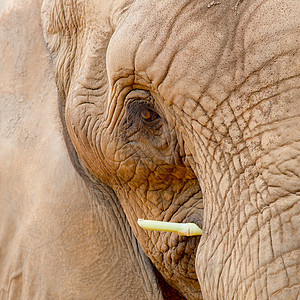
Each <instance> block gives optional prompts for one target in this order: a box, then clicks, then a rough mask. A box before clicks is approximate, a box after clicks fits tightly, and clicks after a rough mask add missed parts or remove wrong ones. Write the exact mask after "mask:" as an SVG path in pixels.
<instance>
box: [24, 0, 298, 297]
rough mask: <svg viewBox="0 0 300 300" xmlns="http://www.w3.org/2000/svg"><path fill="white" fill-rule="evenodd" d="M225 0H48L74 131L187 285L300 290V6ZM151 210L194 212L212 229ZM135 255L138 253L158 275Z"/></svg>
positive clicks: (227, 290) (168, 273) (160, 262)
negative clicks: (171, 224) (163, 228)
mask: <svg viewBox="0 0 300 300" xmlns="http://www.w3.org/2000/svg"><path fill="white" fill-rule="evenodd" d="M220 2H221V3H219V4H217V2H215V4H216V5H212V4H209V5H208V4H207V2H205V1H199V0H197V1H188V2H181V1H175V0H174V1H159V2H158V1H141V0H136V1H125V0H124V1H121V0H120V1H113V2H110V3H107V2H105V1H103V3H102V1H98V0H90V1H82V2H80V1H63V0H57V1H55V0H47V1H44V2H43V6H42V21H43V29H44V36H45V40H46V42H47V46H48V49H49V51H50V53H51V57H52V63H53V66H54V70H55V78H56V84H57V87H58V89H59V94H60V98H59V104H60V108H61V109H60V111H61V114H60V116H61V121H62V124H63V132H64V135H65V140H66V144H67V147H68V149H69V155H70V157H71V159H72V161H73V164H74V166H75V168H76V170H77V171H78V172H79V173H80V174H81V176H82V178H86V181H87V182H89V184H91V182H92V183H93V185H92V187H93V188H92V189H91V190H89V192H87V194H89V193H91V191H92V190H96V191H97V192H99V193H100V195H102V196H104V198H108V199H109V198H110V196H109V195H108V194H110V193H111V194H113V193H112V191H111V190H110V189H109V188H108V187H106V188H105V185H104V184H107V185H108V186H110V188H111V189H112V190H113V191H114V192H115V193H116V194H117V196H118V200H116V198H114V199H115V200H116V201H112V202H109V203H110V204H109V207H111V206H113V203H115V204H114V205H118V203H120V204H121V206H122V208H123V210H124V213H125V214H124V215H126V218H127V219H126V222H127V220H128V222H129V224H130V226H131V228H132V230H133V232H134V234H135V236H136V238H137V239H138V241H139V242H140V245H141V247H142V248H143V250H144V251H145V253H146V254H147V256H148V257H149V258H150V259H151V261H152V263H153V264H154V265H155V266H156V267H157V269H158V270H159V271H160V273H161V275H162V276H163V277H164V278H165V280H166V281H167V282H168V283H169V284H171V285H172V286H174V287H175V288H176V289H178V290H179V291H180V292H181V293H182V294H183V295H184V296H185V297H186V298H188V299H199V298H201V297H202V295H203V298H204V299H232V298H236V299H247V298H249V299H256V298H259V299H269V298H272V299H296V298H297V295H298V294H299V285H300V283H299V276H297V275H298V274H299V264H298V261H299V249H300V245H299V243H300V241H299V228H300V226H299V221H298V219H299V197H300V196H299V190H300V174H299V170H300V162H299V156H300V153H299V141H300V136H299V134H300V131H299V126H300V121H299V99H300V74H299V73H300V72H299V70H300V65H299V62H300V56H299V52H300V51H299V44H300V43H299V36H300V34H299V28H300V21H299V15H300V6H299V4H297V2H296V1H293V0H287V1H284V2H283V1H278V0H277V1H275V0H270V1H266V0H265V1H258V0H257V1H256V0H248V1H236V0H235V1H233V0H232V1H231V0H229V1H220ZM73 146H74V148H75V150H74V148H73ZM75 151H76V152H75ZM76 154H77V155H78V156H79V158H80V159H79V160H77V163H76ZM52 177H53V175H52ZM99 180H100V181H99ZM101 182H103V183H101ZM74 183H76V182H74V181H73V184H74ZM89 184H87V186H89ZM90 187H91V186H90ZM200 187H201V189H200ZM103 190H104V191H110V192H108V194H103V193H101V191H103ZM202 197H203V200H202ZM91 199H93V197H91ZM118 201H119V202H118ZM202 201H203V203H202ZM62 203H64V202H62ZM67 203H70V202H69V201H67ZM83 203H86V202H83ZM91 203H93V200H91ZM203 205H204V213H203V209H202V207H203ZM68 207H69V206H68ZM70 207H71V208H72V206H70ZM85 207H86V206H85ZM117 207H118V209H117V211H119V210H120V211H122V212H123V210H122V209H121V207H120V206H117ZM84 211H85V210H84V209H83V210H82V212H84ZM78 213H79V214H78V215H79V216H80V215H81V213H80V211H79V212H78ZM25 215H26V214H25ZM83 215H84V214H83ZM60 217H62V219H61V220H63V216H62V215H60ZM137 218H147V219H158V220H166V221H178V222H182V221H183V222H189V221H193V222H196V223H198V224H199V225H200V226H203V229H204V230H203V236H202V237H201V239H200V243H199V237H190V238H186V237H180V238H179V237H178V236H176V235H174V234H169V233H153V232H152V233H151V232H147V231H144V230H142V229H141V228H139V227H138V226H137V224H136V219H137ZM79 219H80V218H78V219H77V220H79ZM74 220H75V218H74ZM87 220H88V219H87ZM95 220H97V219H95ZM117 220H118V218H117ZM99 221H101V222H103V221H105V218H102V217H100V218H99ZM116 224H118V222H116ZM106 225H107V224H106ZM85 226H86V225H83V226H81V227H80V228H85V229H86V227H85ZM118 226H119V227H118ZM126 226H127V225H126ZM126 226H125V228H128V227H126ZM99 228H101V226H100V227H99ZM109 228H114V229H115V233H116V234H117V235H118V234H119V232H120V231H122V232H124V227H123V226H122V225H120V224H119V225H117V227H116V225H114V226H113V227H109ZM86 230H87V229H86ZM87 232H90V230H87ZM95 232H97V230H95ZM125 232H130V231H128V230H127V229H126V230H125ZM71 233H72V230H70V233H69V236H72V235H70V234H71ZM79 233H80V230H79ZM83 236H85V235H83ZM92 236H93V237H95V235H93V234H92ZM98 237H99V236H98ZM100 237H101V234H100ZM57 240H58V241H59V240H60V239H57ZM72 240H73V241H76V238H75V240H74V239H72ZM66 241H67V240H66ZM118 241H120V242H121V239H118ZM132 241H134V239H133V240H132ZM198 243H199V245H198ZM83 244H84V245H86V243H83ZM87 245H88V244H87ZM108 245H109V244H108ZM117 245H120V244H119V243H117ZM127 245H128V244H127ZM132 245H133V244H132ZM132 247H133V249H134V246H132ZM75 249H76V247H75ZM96 249H97V248H96ZM127 249H129V250H130V249H131V248H130V246H129V247H128V248H127ZM58 253H62V255H65V254H64V251H60V252H58ZM56 254H57V253H56ZM90 254H91V255H93V252H91V253H90ZM140 255H141V254H140ZM53 257H55V253H54V255H53ZM84 257H90V256H86V255H85V256H84ZM134 257H135V260H133V261H131V263H130V260H126V258H124V262H127V263H128V266H129V267H130V266H134V265H135V263H136V264H137V265H138V266H139V268H140V269H139V270H140V271H141V273H142V274H146V276H144V278H147V276H148V274H150V275H151V276H152V275H153V270H152V271H151V270H150V269H149V268H148V267H147V266H142V265H141V264H140V261H139V257H140V256H139V254H135V255H134ZM91 259H92V261H93V256H91ZM104 260H105V259H104ZM104 260H103V263H104ZM80 261H81V259H80V260H79V262H80ZM100 262H101V261H100ZM132 263H133V264H132ZM100 265H101V264H100ZM195 265H196V267H195ZM79 269H81V268H79ZM104 269H105V268H104ZM125 269H126V268H125ZM196 274H197V277H196ZM102 275H103V274H102ZM123 277H124V278H125V277H126V276H121V278H123ZM158 277H159V278H160V279H159V281H160V280H161V277H160V276H158ZM71 278H73V277H71ZM79 278H80V277H79ZM100 278H101V274H100ZM102 278H106V277H105V275H103V277H102ZM148 278H149V277H148ZM197 278H198V280H199V282H200V286H201V291H200V286H199V283H198V281H197ZM126 280H127V278H126ZM126 280H123V281H121V282H120V286H122V287H123V288H124V290H125V291H127V290H131V291H132V289H130V286H128V282H126ZM88 282H89V280H88ZM133 282H135V281H133ZM153 282H155V281H151V280H150V286H152V287H154V289H153V291H155V290H156V289H155V284H157V282H156V283H154V285H152V283H153ZM141 283H142V286H143V282H141ZM144 283H145V286H146V285H147V283H149V281H147V280H145V281H144ZM161 285H163V284H161ZM54 286H55V284H54ZM142 286H140V287H137V293H143V292H142V291H143V287H142ZM52 288H53V286H52ZM49 290H51V288H50V289H49ZM145 290H147V288H146V289H145ZM109 292H111V295H113V293H114V291H113V290H110V291H109ZM201 293H202V295H201ZM150 294H151V293H150ZM81 295H84V292H82V291H81ZM95 295H98V294H95ZM141 295H142V294H140V296H138V297H142V296H141ZM150 297H151V296H150ZM153 297H154V298H155V297H156V296H153ZM142 298H143V297H142Z"/></svg>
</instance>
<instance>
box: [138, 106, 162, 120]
mask: <svg viewBox="0 0 300 300" xmlns="http://www.w3.org/2000/svg"><path fill="white" fill-rule="evenodd" d="M141 117H142V119H143V120H144V121H145V122H152V121H155V120H157V119H159V118H160V116H159V114H157V113H156V112H155V111H153V110H152V109H149V108H143V109H142V110H141Z"/></svg>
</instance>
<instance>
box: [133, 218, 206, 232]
mask: <svg viewBox="0 0 300 300" xmlns="http://www.w3.org/2000/svg"><path fill="white" fill-rule="evenodd" d="M137 222H138V224H139V225H140V226H141V227H142V228H144V229H147V230H156V231H167V232H175V233H178V234H179V235H185V236H192V235H202V230H201V228H200V227H198V226H197V225H196V224H195V223H173V222H162V221H153V220H144V219H138V221H137Z"/></svg>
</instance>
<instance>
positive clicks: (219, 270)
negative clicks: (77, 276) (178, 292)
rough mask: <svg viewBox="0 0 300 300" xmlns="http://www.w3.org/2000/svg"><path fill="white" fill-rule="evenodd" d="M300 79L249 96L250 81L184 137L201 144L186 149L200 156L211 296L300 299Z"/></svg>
mask: <svg viewBox="0 0 300 300" xmlns="http://www.w3.org/2000/svg"><path fill="white" fill-rule="evenodd" d="M286 67H288V66H286ZM298 70H299V69H298ZM263 71H265V70H263ZM263 71H262V72H263ZM253 76H254V75H253ZM295 76H296V74H295ZM297 76H298V77H296V78H297V80H295V79H294V78H282V79H281V80H280V82H276V83H274V85H275V84H276V88H274V86H273V87H272V86H271V87H269V86H262V82H259V84H260V87H259V88H258V87H257V86H252V87H251V88H252V90H256V92H251V94H249V95H245V89H246V85H247V84H249V82H247V81H245V84H244V85H241V87H240V88H239V90H238V91H235V92H234V93H232V94H231V95H230V97H229V98H228V99H227V101H223V102H222V103H221V104H220V105H219V106H218V107H217V108H216V109H215V110H214V112H213V114H211V115H210V116H209V117H206V118H207V120H206V122H207V123H206V127H205V128H204V127H203V126H202V125H201V124H200V123H201V120H200V119H199V120H200V121H199V122H198V121H192V122H191V124H192V128H191V129H192V130H191V131H189V130H186V131H185V132H184V133H183V139H184V140H185V145H186V146H185V147H186V148H188V147H189V146H188V145H192V143H190V140H191V139H193V141H194V144H195V147H194V148H191V147H190V148H188V149H187V150H186V152H190V153H192V155H191V157H192V159H191V160H192V161H191V165H192V166H193V168H194V171H195V174H196V176H197V177H198V179H199V182H200V186H201V189H202V190H203V196H204V231H203V236H202V239H201V241H200V245H199V248H198V253H197V258H196V270H197V275H198V278H199V281H200V285H201V283H205V284H202V285H201V289H202V292H203V296H204V299H205V298H208V299H221V298H223V296H222V295H227V296H226V297H227V298H235V297H237V298H241V299H245V298H250V299H252V298H253V299H254V298H257V297H258V298H260V297H262V298H264V299H265V298H268V299H269V298H272V299H277V298H278V299H279V298H280V299H293V296H295V295H297V289H298V288H299V278H298V276H297V274H299V271H300V270H299V264H298V263H297V262H299V257H300V251H299V249H300V240H299V236H300V233H299V226H297V223H299V212H300V207H299V203H300V202H299V200H300V193H299V192H300V160H299V158H300V148H299V141H300V131H299V128H300V120H299V108H298V106H297V103H298V102H299V100H298V99H299V98H300V86H299V75H297ZM241 99H244V102H243V100H241ZM241 106H244V111H242V112H241V111H240V109H241ZM208 129H209V130H208Z"/></svg>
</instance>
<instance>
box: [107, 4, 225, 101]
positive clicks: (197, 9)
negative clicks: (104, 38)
mask: <svg viewBox="0 0 300 300" xmlns="http://www.w3.org/2000/svg"><path fill="white" fill-rule="evenodd" d="M224 9H225V8H224V7H223V8H221V7H220V8H218V10H209V8H208V7H207V5H206V4H205V3H204V1H136V2H135V3H134V4H133V5H132V7H131V8H130V10H129V12H128V13H127V15H126V17H125V19H123V20H122V21H121V23H120V24H119V26H118V28H117V30H116V31H115V33H114V34H113V36H112V39H111V41H110V43H109V47H108V53H107V68H108V75H109V78H110V84H111V86H113V85H114V84H115V83H116V81H117V80H118V79H119V78H120V77H122V76H124V72H125V74H127V75H129V74H137V75H139V76H141V77H145V79H146V80H147V81H148V82H149V83H151V87H152V88H155V89H157V90H158V91H159V92H160V93H161V94H162V95H163V96H166V98H167V99H168V100H169V101H171V102H173V101H172V100H174V99H173V98H174V97H176V96H177V95H179V94H180V95H181V96H185V97H192V98H194V97H197V96H199V94H200V93H201V89H203V88H204V87H205V86H206V84H207V82H208V81H209V80H210V78H211V77H212V76H213V74H214V73H215V66H216V64H217V61H218V58H219V57H220V56H221V55H222V52H223V51H222V48H224V44H225V43H226V36H227V31H228V28H226V26H225V25H224V24H225V23H227V16H226V15H224ZM221 15H222V17H221ZM195 81H196V82H195ZM195 83H196V84H195ZM183 92H184V93H187V94H186V95H182V93H183Z"/></svg>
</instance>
